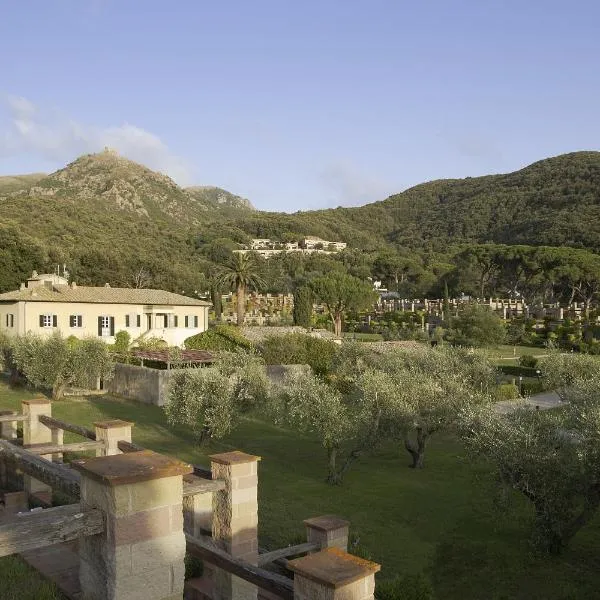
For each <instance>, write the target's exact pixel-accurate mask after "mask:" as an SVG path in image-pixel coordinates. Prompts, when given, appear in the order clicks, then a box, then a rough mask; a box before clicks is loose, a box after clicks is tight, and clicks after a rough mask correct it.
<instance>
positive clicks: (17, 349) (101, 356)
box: [11, 334, 113, 400]
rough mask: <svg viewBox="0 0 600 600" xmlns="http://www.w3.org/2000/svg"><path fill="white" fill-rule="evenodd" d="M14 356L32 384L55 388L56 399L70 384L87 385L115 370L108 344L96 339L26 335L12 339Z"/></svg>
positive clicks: (106, 377)
mask: <svg viewBox="0 0 600 600" xmlns="http://www.w3.org/2000/svg"><path fill="white" fill-rule="evenodd" d="M11 355H12V360H13V361H14V364H15V366H16V367H17V369H18V370H19V371H20V372H21V373H22V374H23V375H24V376H25V378H26V379H27V381H28V382H29V383H30V384H31V385H33V386H35V387H39V388H46V389H52V399H53V400H60V399H61V398H62V397H63V395H64V392H65V389H66V388H67V387H69V386H80V387H87V386H89V385H90V383H91V382H92V381H95V380H96V379H97V378H99V377H101V378H104V379H108V378H109V377H111V375H112V372H113V362H112V359H111V357H110V353H109V350H108V347H107V345H106V344H105V343H104V342H103V341H102V340H99V339H96V338H84V339H82V340H79V339H76V338H64V337H62V336H61V335H60V334H55V335H52V336H50V337H47V338H45V337H41V336H37V335H25V336H22V337H16V338H13V339H12V340H11Z"/></svg>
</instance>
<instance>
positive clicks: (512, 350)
mask: <svg viewBox="0 0 600 600" xmlns="http://www.w3.org/2000/svg"><path fill="white" fill-rule="evenodd" d="M489 353H490V356H491V357H492V359H493V360H495V362H496V363H497V364H498V365H518V364H519V357H520V356H524V355H531V356H544V355H545V354H547V353H548V351H547V350H546V348H540V347H539V346H510V345H502V346H496V347H495V348H490V349H489Z"/></svg>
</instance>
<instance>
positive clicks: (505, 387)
mask: <svg viewBox="0 0 600 600" xmlns="http://www.w3.org/2000/svg"><path fill="white" fill-rule="evenodd" d="M518 397H519V389H518V388H517V386H516V385H515V384H514V383H502V384H500V385H499V386H498V388H497V389H496V399H497V400H515V399H516V398H518Z"/></svg>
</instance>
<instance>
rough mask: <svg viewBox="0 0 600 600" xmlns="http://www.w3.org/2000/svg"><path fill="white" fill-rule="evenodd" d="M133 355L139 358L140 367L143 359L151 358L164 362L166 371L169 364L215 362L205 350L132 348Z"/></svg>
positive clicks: (168, 368) (169, 367) (205, 363)
mask: <svg viewBox="0 0 600 600" xmlns="http://www.w3.org/2000/svg"><path fill="white" fill-rule="evenodd" d="M133 355H134V356H135V357H136V358H139V359H140V361H141V364H142V367H143V366H144V360H151V361H154V362H161V363H164V364H165V365H167V370H168V371H170V370H171V366H177V367H186V366H192V365H203V364H204V365H210V364H212V363H213V362H215V358H214V356H213V355H212V354H211V353H210V352H206V351H205V350H180V351H179V352H177V353H174V352H173V351H172V350H134V351H133Z"/></svg>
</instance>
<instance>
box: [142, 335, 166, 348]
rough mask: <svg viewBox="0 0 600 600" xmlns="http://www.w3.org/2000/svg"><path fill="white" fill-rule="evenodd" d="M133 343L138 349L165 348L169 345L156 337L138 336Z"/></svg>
mask: <svg viewBox="0 0 600 600" xmlns="http://www.w3.org/2000/svg"><path fill="white" fill-rule="evenodd" d="M134 344H135V346H136V348H139V349H140V350H166V349H167V348H168V347H169V344H167V342H165V340H163V339H161V338H158V337H147V338H141V339H140V338H138V339H137V340H135V341H134Z"/></svg>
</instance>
